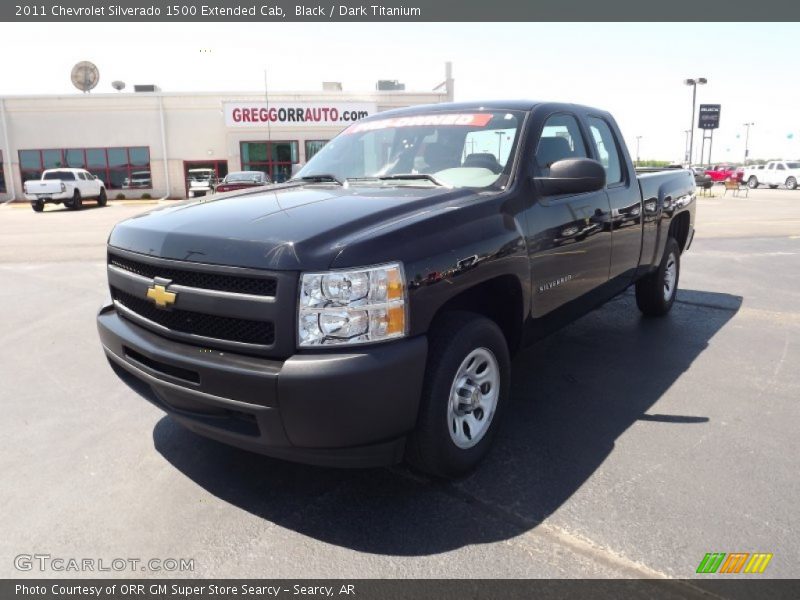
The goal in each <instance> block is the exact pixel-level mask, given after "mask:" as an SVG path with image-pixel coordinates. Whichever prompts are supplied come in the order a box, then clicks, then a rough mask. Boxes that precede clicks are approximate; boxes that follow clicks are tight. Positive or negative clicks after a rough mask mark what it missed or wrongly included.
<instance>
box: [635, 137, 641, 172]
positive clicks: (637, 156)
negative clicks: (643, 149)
mask: <svg viewBox="0 0 800 600" xmlns="http://www.w3.org/2000/svg"><path fill="white" fill-rule="evenodd" d="M641 139H642V136H640V135H637V136H636V166H637V167H638V166H639V163H640V162H641V161H640V160H639V140H641Z"/></svg>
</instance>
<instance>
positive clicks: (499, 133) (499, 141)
mask: <svg viewBox="0 0 800 600" xmlns="http://www.w3.org/2000/svg"><path fill="white" fill-rule="evenodd" d="M495 133H496V134H497V160H498V161H499V160H500V148H501V147H502V145H503V134H504V133H505V132H504V131H495Z"/></svg>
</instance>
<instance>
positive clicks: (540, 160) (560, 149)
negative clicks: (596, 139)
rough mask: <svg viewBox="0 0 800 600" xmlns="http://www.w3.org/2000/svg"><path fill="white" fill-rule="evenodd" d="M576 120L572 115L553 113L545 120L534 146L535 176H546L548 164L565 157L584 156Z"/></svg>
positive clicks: (584, 148)
mask: <svg viewBox="0 0 800 600" xmlns="http://www.w3.org/2000/svg"><path fill="white" fill-rule="evenodd" d="M587 156H588V154H587V153H586V143H585V142H584V141H583V136H582V135H581V130H580V127H578V121H577V120H576V119H575V117H573V116H572V115H566V114H560V115H553V116H551V117H550V118H549V119H547V121H545V124H544V128H543V129H542V135H541V136H540V137H539V143H538V144H537V146H536V156H535V157H534V160H535V164H534V172H535V174H536V176H537V177H548V176H549V175H550V165H552V164H553V163H554V162H556V161H559V160H562V159H565V158H586V157H587Z"/></svg>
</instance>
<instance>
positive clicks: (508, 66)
mask: <svg viewBox="0 0 800 600" xmlns="http://www.w3.org/2000/svg"><path fill="white" fill-rule="evenodd" d="M798 39H800V38H798V35H797V26H796V25H795V24H791V23H788V24H778V23H776V24H771V23H741V24H736V23H734V24H722V23H688V24H687V23H622V24H614V23H396V24H391V23H232V24H228V23H158V24H144V23H132V24H130V23H129V24H117V23H112V24H106V23H103V24H100V23H93V24H72V23H71V24H66V23H64V24H59V23H22V24H20V23H15V24H13V25H11V24H7V23H4V24H0V49H2V55H3V56H5V57H9V56H15V57H16V58H14V59H12V60H5V61H3V63H4V64H3V69H2V78H0V96H5V95H21V94H23V95H24V94H50V93H53V94H63V93H69V94H71V93H79V92H77V90H75V88H73V87H72V84H71V83H70V80H69V73H70V69H71V67H72V65H74V64H75V63H76V62H78V61H80V60H90V61H92V62H94V63H95V64H96V65H97V66H98V68H99V70H100V83H99V84H98V87H97V88H96V90H95V91H97V92H113V91H114V90H113V89H112V87H111V82H112V81H114V80H122V81H124V82H126V83H127V84H128V89H131V88H132V86H133V84H136V83H155V84H157V85H159V86H160V87H161V89H163V90H164V91H181V92H185V91H262V90H263V87H264V70H265V69H266V70H267V72H268V76H269V88H270V89H271V90H274V91H295V90H319V89H321V82H322V81H341V82H342V83H343V85H344V89H345V90H346V91H368V90H372V89H374V87H375V82H376V81H377V80H378V79H398V80H400V81H401V82H404V83H405V84H406V89H408V90H415V91H416V90H419V91H427V90H431V89H433V88H434V87H435V86H436V85H438V84H439V83H441V82H442V81H443V80H444V63H445V61H452V63H453V76H454V78H455V99H456V100H457V101H469V100H491V99H501V98H505V99H517V98H528V99H534V100H554V101H562V102H575V103H579V104H588V105H592V106H596V107H598V108H602V109H605V110H608V111H610V112H611V113H612V114H613V115H614V116H615V118H616V119H617V121H618V123H619V125H620V128H621V129H622V132H623V134H624V136H625V139H626V141H627V143H628V147H629V149H630V151H631V154H632V155H634V158H635V155H636V138H637V137H638V136H641V139H640V140H639V142H640V150H639V156H640V157H641V159H643V160H645V159H661V160H670V161H676V162H677V161H681V160H682V159H683V155H684V149H685V143H686V134H685V131H686V130H687V129H689V127H690V124H691V110H692V105H691V88H690V87H688V86H686V85H684V84H683V80H684V79H686V78H690V77H691V78H697V77H705V78H707V79H708V84H707V85H705V86H699V87H698V93H697V103H698V105H699V104H702V103H710V104H721V105H722V110H721V120H720V128H719V129H718V130H717V131H716V132H715V133H714V141H713V154H712V159H711V160H712V161H713V162H725V161H739V162H741V161H742V159H743V157H744V138H745V127H744V126H743V124H744V123H746V122H754V123H755V125H754V126H753V127H752V128H751V130H750V139H749V148H750V157H751V158H786V159H797V158H800V77H798V75H797V66H796V65H797V60H798V54H800V53H798V47H800V42H798ZM700 135H701V133H700V132H699V130H698V131H696V133H695V152H694V154H695V162H697V158H698V156H699V148H700ZM706 161H707V159H706Z"/></svg>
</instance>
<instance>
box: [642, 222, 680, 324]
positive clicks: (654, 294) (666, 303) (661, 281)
mask: <svg viewBox="0 0 800 600" xmlns="http://www.w3.org/2000/svg"><path fill="white" fill-rule="evenodd" d="M680 274H681V249H680V246H678V242H677V241H675V238H669V239H668V240H667V244H666V247H665V248H664V256H663V257H662V259H661V264H660V265H659V266H658V269H656V270H655V271H654V272H652V273H650V274H649V275H647V276H645V277H643V278H642V279H640V280H639V281H637V282H636V305H637V306H638V307H639V310H640V311H642V314H644V315H646V316H648V317H661V316H663V315H665V314H667V313H668V312H669V311H670V309H671V308H672V304H673V303H674V302H675V295H676V293H677V291H678V279H679V277H680Z"/></svg>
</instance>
